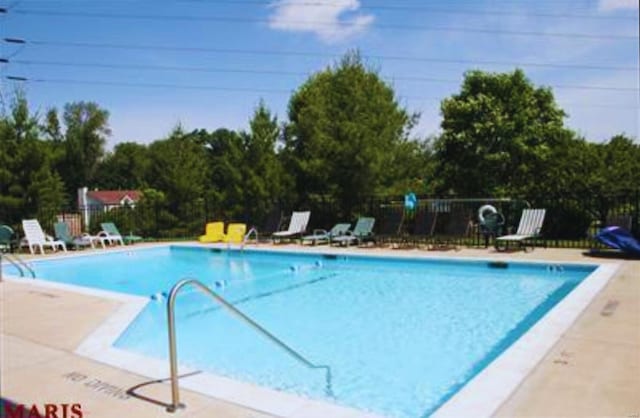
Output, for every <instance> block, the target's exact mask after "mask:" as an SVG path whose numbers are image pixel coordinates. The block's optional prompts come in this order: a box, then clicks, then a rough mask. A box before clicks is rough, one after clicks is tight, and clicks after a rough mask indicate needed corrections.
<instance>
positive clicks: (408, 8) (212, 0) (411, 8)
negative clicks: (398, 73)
mask: <svg viewBox="0 0 640 418" xmlns="http://www.w3.org/2000/svg"><path fill="white" fill-rule="evenodd" d="M207 3H208V4H255V5H263V6H265V5H268V4H270V3H269V2H268V1H264V0H209V1H208V2H207ZM278 5H279V6H296V7H312V8H313V7H344V6H345V5H349V3H345V2H320V1H304V2H292V1H283V2H280V3H278ZM358 10H387V11H401V12H423V13H437V14H447V15H471V16H478V15H491V16H512V17H522V16H527V17H544V18H557V19H594V20H633V21H636V20H637V19H636V18H635V17H633V16H600V15H583V14H561V13H540V12H525V13H514V12H506V11H503V10H480V9H471V10H469V9H466V10H460V9H447V8H434V7H430V6H415V5H401V4H393V5H370V4H362V5H360V7H359V8H358Z"/></svg>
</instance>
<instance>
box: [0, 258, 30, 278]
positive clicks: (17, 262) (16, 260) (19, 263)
mask: <svg viewBox="0 0 640 418" xmlns="http://www.w3.org/2000/svg"><path fill="white" fill-rule="evenodd" d="M2 258H4V259H6V260H7V261H8V262H9V264H11V265H12V266H14V267H15V268H17V269H18V271H19V272H20V277H25V274H24V270H23V269H22V267H24V268H25V269H27V270H28V271H29V273H31V277H32V278H33V279H35V278H36V272H35V271H34V270H33V269H32V268H31V267H29V265H28V264H27V263H25V262H24V260H23V259H22V258H20V257H19V256H18V255H17V254H9V253H4V254H1V253H0V265H2ZM0 280H2V267H0Z"/></svg>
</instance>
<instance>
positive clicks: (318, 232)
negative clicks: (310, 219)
mask: <svg viewBox="0 0 640 418" xmlns="http://www.w3.org/2000/svg"><path fill="white" fill-rule="evenodd" d="M349 228H351V224H346V223H345V224H335V225H334V226H333V228H331V229H330V230H329V231H327V230H325V229H314V230H313V235H305V236H304V237H302V243H303V244H304V243H305V242H309V241H310V242H311V245H316V244H322V243H325V242H326V243H329V242H331V239H332V238H334V237H339V236H342V235H345V234H346V233H347V232H348V231H349Z"/></svg>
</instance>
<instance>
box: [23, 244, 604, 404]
mask: <svg viewBox="0 0 640 418" xmlns="http://www.w3.org/2000/svg"><path fill="white" fill-rule="evenodd" d="M34 264H35V268H36V272H37V273H38V276H39V277H42V278H45V279H47V280H51V281H60V282H64V283H71V284H76V285H81V286H89V287H94V288H100V289H104V290H110V291H116V292H123V293H128V294H134V295H139V296H145V297H150V296H151V295H158V294H160V293H162V292H166V291H168V290H169V288H170V287H171V286H172V285H173V284H174V283H175V282H177V281H178V280H179V279H181V278H183V277H185V276H190V277H197V278H199V279H201V280H202V281H204V282H205V283H206V284H207V285H209V286H211V287H212V288H214V289H217V291H218V292H219V293H220V294H221V295H222V296H223V297H225V298H226V299H227V300H229V301H231V302H232V303H234V304H235V306H236V307H237V308H239V309H240V310H242V311H243V312H245V313H246V314H248V315H249V316H251V317H252V318H253V319H255V320H256V321H257V322H259V323H260V324H261V325H263V326H265V328H267V329H268V330H270V331H271V332H273V333H274V334H275V335H277V336H278V337H280V338H281V339H283V340H284V341H285V342H287V343H288V344H290V345H291V346H292V347H294V348H295V349H297V350H298V351H300V352H301V353H303V354H304V355H305V356H306V357H307V358H309V359H311V360H312V361H314V362H317V363H322V364H328V365H329V366H330V367H331V370H332V387H333V396H327V393H326V391H325V389H326V388H325V380H324V375H323V373H322V372H319V371H310V370H308V369H305V368H303V367H301V366H300V365H299V364H298V363H296V362H294V361H293V360H292V359H291V358H289V357H287V356H285V355H284V354H283V353H282V352H281V351H279V350H278V349H276V348H275V347H274V346H273V345H271V344H270V343H269V342H268V341H266V340H264V339H262V338H261V337H260V336H259V335H257V334H256V333H255V332H253V331H252V330H250V329H248V328H247V327H246V326H245V325H244V324H242V323H241V322H238V321H236V320H235V319H234V318H232V317H230V316H229V315H228V314H227V313H226V312H225V311H223V310H221V309H220V308H219V307H218V306H216V305H215V303H214V302H212V301H210V300H209V299H206V298H204V297H203V296H202V295H200V294H198V293H186V294H184V295H182V296H180V298H179V299H178V304H177V318H178V344H179V347H178V350H179V354H180V362H181V364H185V365H188V366H192V367H193V368H197V369H200V370H206V371H209V372H212V373H215V374H218V375H223V376H229V377H232V378H234V379H238V380H243V381H248V382H253V383H256V384H259V385H263V386H268V387H271V388H274V389H278V390H283V391H287V392H291V393H295V394H299V395H302V396H307V397H311V398H315V399H322V400H327V401H329V402H335V403H337V404H340V405H345V406H349V407H354V408H357V409H361V410H365V411H371V412H374V413H378V414H382V415H388V416H398V417H419V416H425V415H429V414H430V413H432V412H433V411H435V410H436V409H437V408H438V407H439V406H440V405H442V404H443V403H444V402H445V401H446V400H447V399H448V398H449V397H451V396H452V395H453V394H454V393H456V392H457V391H458V390H459V389H460V388H461V387H462V386H464V385H465V384H466V383H467V382H468V381H469V380H470V379H471V378H473V377H474V376H475V375H476V374H477V373H478V372H480V371H481V370H482V369H483V368H484V367H485V366H486V365H488V364H489V363H490V362H491V361H492V360H494V359H495V358H496V357H497V356H498V355H499V354H500V353H502V352H503V351H504V350H505V349H506V348H507V347H508V346H510V345H511V344H512V343H513V342H514V341H515V340H517V339H518V337H520V336H521V335H522V334H523V333H524V332H526V331H527V330H528V329H529V328H530V327H531V326H532V325H533V324H534V323H535V322H536V321H537V320H538V319H540V318H541V317H542V316H543V315H544V314H545V313H546V312H547V311H548V310H549V309H551V308H552V307H553V306H554V305H556V304H557V303H558V302H559V301H560V300H561V299H563V298H564V296H566V295H567V294H568V293H569V292H571V291H572V289H574V288H575V287H576V286H577V285H578V284H579V283H580V282H581V281H582V280H583V279H584V278H585V277H586V276H587V275H589V274H590V273H591V272H593V271H594V269H595V266H590V265H556V264H552V265H549V264H540V263H490V262H487V261H468V260H467V261H460V260H418V259H406V258H405V259H397V258H381V257H369V256H353V255H348V256H345V255H333V256H323V255H322V254H295V253H282V252H277V253H274V252H262V251H245V252H238V251H219V250H218V251H213V250H211V249H205V248H196V247H182V246H172V247H169V246H166V247H160V248H154V249H144V250H136V251H123V252H118V253H109V254H100V255H97V256H93V255H91V256H83V257H69V258H66V259H61V260H47V261H40V262H36V263H34ZM157 299H162V298H157ZM165 315H166V314H165V304H164V303H163V301H162V300H152V299H151V298H150V299H149V303H148V304H147V306H146V307H145V308H144V310H142V312H140V314H139V315H138V317H137V319H136V320H135V321H134V322H133V323H132V324H131V325H130V326H129V327H128V328H127V329H126V331H125V332H124V333H123V334H122V335H121V336H120V337H119V338H118V340H117V341H116V342H115V346H116V347H118V348H121V349H125V350H129V351H133V352H136V353H139V354H142V355H144V356H150V357H156V358H164V359H166V356H167V352H166V351H167V349H166V345H167V344H166V341H167V337H166V319H165Z"/></svg>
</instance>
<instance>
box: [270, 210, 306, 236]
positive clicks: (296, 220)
mask: <svg viewBox="0 0 640 418" xmlns="http://www.w3.org/2000/svg"><path fill="white" fill-rule="evenodd" d="M310 217H311V212H308V211H307V212H293V213H292V214H291V221H290V222H289V228H288V229H287V230H286V231H278V232H274V233H273V235H272V236H271V238H273V242H274V243H275V242H276V241H277V240H282V239H285V238H287V239H291V238H295V237H296V236H301V235H302V234H303V233H304V232H305V231H306V230H307V224H308V223H309V218H310Z"/></svg>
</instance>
